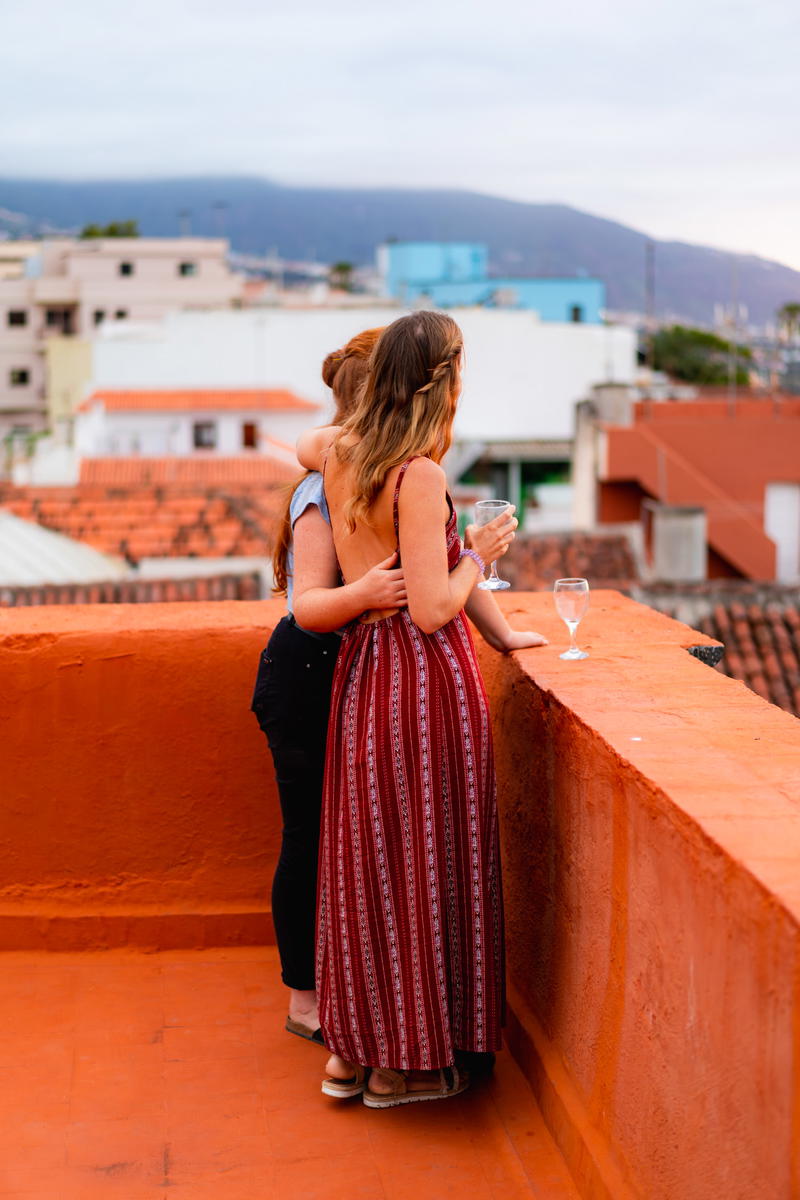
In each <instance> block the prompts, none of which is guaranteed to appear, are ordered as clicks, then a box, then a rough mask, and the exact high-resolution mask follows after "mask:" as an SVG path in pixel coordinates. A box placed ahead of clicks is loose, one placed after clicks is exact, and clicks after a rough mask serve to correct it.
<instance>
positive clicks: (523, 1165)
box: [489, 1047, 547, 1200]
mask: <svg viewBox="0 0 800 1200" xmlns="http://www.w3.org/2000/svg"><path fill="white" fill-rule="evenodd" d="M505 1049H506V1053H507V1054H508V1055H509V1056H510V1054H511V1051H510V1050H509V1049H508V1048H507V1047H505ZM512 1061H513V1060H512ZM514 1065H515V1066H516V1064H514ZM517 1069H519V1068H517ZM493 1082H494V1083H495V1088H499V1087H501V1086H502V1085H501V1084H499V1083H497V1082H496V1081H493ZM523 1083H524V1085H525V1087H526V1088H528V1089H529V1090H530V1097H531V1105H532V1106H533V1107H534V1108H535V1109H536V1112H537V1115H538V1116H539V1118H540V1120H543V1118H542V1116H541V1110H540V1109H539V1106H538V1104H537V1103H536V1097H535V1096H534V1094H533V1090H532V1089H531V1088H530V1085H529V1084H528V1081H527V1080H526V1079H523ZM489 1100H490V1102H491V1104H492V1105H493V1107H494V1109H495V1112H496V1113H497V1119H498V1122H499V1123H500V1125H501V1127H502V1129H503V1132H504V1133H505V1135H506V1137H507V1139H508V1142H509V1144H510V1146H511V1149H512V1151H513V1153H514V1156H515V1158H516V1159H517V1161H518V1162H519V1165H520V1167H521V1168H522V1171H523V1174H524V1176H525V1178H526V1179H527V1180H528V1183H529V1185H530V1187H531V1189H532V1192H531V1195H532V1196H534V1197H535V1198H536V1200H547V1198H546V1197H543V1196H542V1193H541V1192H540V1191H539V1188H538V1185H537V1183H536V1180H535V1179H534V1178H533V1177H532V1175H531V1173H530V1171H529V1170H528V1167H527V1165H526V1163H525V1160H524V1158H523V1156H522V1154H521V1153H520V1151H519V1149H518V1147H517V1143H516V1141H515V1139H514V1135H513V1133H512V1132H511V1130H510V1129H509V1127H508V1125H507V1123H506V1120H505V1117H504V1116H503V1114H502V1112H501V1110H500V1106H499V1105H498V1103H497V1100H496V1098H495V1089H492V1090H491V1091H489ZM501 1200H502V1198H501Z"/></svg>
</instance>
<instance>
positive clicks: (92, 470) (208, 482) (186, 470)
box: [80, 454, 300, 487]
mask: <svg viewBox="0 0 800 1200" xmlns="http://www.w3.org/2000/svg"><path fill="white" fill-rule="evenodd" d="M299 473H300V467H299V466H298V465H297V464H296V463H294V464H293V463H291V462H289V461H284V460H282V459H279V458H273V457H271V456H269V455H265V454H241V455H236V456H235V457H222V456H221V455H216V454H213V455H212V454H209V455H208V456H202V455H199V454H192V455H182V456H179V455H175V456H173V457H166V458H143V457H141V456H140V455H137V456H135V457H129V458H85V459H84V460H83V462H82V463H81V473H80V482H81V483H82V484H99V485H101V486H103V487H115V486H122V487H130V486H139V485H140V484H150V485H152V486H154V487H164V486H167V485H171V484H175V485H178V486H184V485H187V484H189V485H193V486H200V487H224V486H225V485H226V484H233V485H234V486H246V485H260V486H266V487H274V486H275V485H276V484H281V483H288V482H289V481H290V480H292V479H294V478H296V477H297V475H298V474H299Z"/></svg>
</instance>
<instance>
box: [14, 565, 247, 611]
mask: <svg viewBox="0 0 800 1200" xmlns="http://www.w3.org/2000/svg"><path fill="white" fill-rule="evenodd" d="M261 593H262V584H261V576H260V575H259V573H258V572H257V571H242V572H239V573H229V574H219V575H198V576H196V577H193V578H188V579H113V580H106V581H101V582H96V583H62V584H39V585H35V586H31V587H16V586H14V587H6V586H3V585H0V607H2V608H14V607H17V606H20V605H39V604H161V603H170V602H174V601H186V600H195V601H196V600H201V601H202V600H258V599H259V598H260V596H261Z"/></svg>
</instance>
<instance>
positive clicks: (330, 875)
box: [317, 460, 504, 1070]
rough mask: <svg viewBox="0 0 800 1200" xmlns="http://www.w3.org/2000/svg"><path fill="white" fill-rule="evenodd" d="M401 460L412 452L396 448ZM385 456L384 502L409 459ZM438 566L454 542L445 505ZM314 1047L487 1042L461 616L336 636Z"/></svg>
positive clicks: (489, 923) (483, 878) (469, 672)
mask: <svg viewBox="0 0 800 1200" xmlns="http://www.w3.org/2000/svg"><path fill="white" fill-rule="evenodd" d="M409 461H411V460H409ZM408 465H409V464H408V462H406V463H404V464H403V466H402V467H401V469H400V474H399V476H398V479H397V486H396V489H395V494H394V522H395V532H397V529H398V519H397V501H398V496H399V492H400V485H401V483H402V480H403V476H404V474H405V471H406V469H407V467H408ZM445 533H446V538H447V553H448V564H449V569H450V570H451V571H452V569H453V568H454V567H455V565H456V563H457V562H458V556H459V551H460V547H461V543H460V540H459V536H458V530H457V528H456V518H455V514H454V513H453V511H452V505H451V515H450V519H449V520H448V522H447V526H446V529H445ZM317 920H318V924H317V987H318V990H319V1003H320V1023H321V1025H322V1031H323V1034H324V1038H325V1045H326V1046H327V1047H328V1048H329V1049H330V1050H331V1051H333V1052H334V1053H336V1054H340V1055H341V1056H342V1058H344V1059H346V1060H347V1061H348V1062H356V1063H361V1064H363V1065H367V1066H373V1067H394V1068H395V1069H398V1070H413V1069H421V1070H425V1069H434V1068H437V1067H445V1066H449V1065H450V1064H452V1062H453V1059H454V1050H455V1049H460V1050H471V1051H488V1050H497V1049H498V1048H499V1045H500V1026H501V1023H502V1015H503V1001H504V956H503V911H502V895H501V883H500V857H499V846H498V829H497V805H496V797H495V777H494V765H493V761H492V741H491V731H490V728H489V712H488V706H487V701H486V692H485V690H484V686H483V680H482V678H481V675H480V670H479V668H478V663H477V659H476V657H475V648H474V646H473V642H472V636H471V634H470V630H469V627H468V625H467V620H466V617H465V616H464V614H463V612H462V613H458V615H457V616H455V617H454V618H453V619H452V620H451V621H449V622H448V623H447V625H444V626H443V627H442V628H441V629H438V630H437V631H436V633H432V634H426V633H423V632H422V631H421V630H420V629H419V628H418V627H417V626H416V625H415V624H414V622H413V621H412V620H411V617H410V616H409V614H408V610H407V609H402V610H401V611H400V612H398V613H395V614H394V616H391V617H385V618H384V619H383V620H380V621H375V622H372V623H371V624H360V623H358V622H355V623H353V624H352V625H350V626H349V627H348V629H347V630H346V632H345V634H344V637H343V639H342V648H341V650H340V652H339V657H338V661H337V664H336V674H335V676H334V682H333V695H332V703H331V716H330V724H329V727H328V750H327V760H326V766H325V788H324V797H323V811H322V834H321V844H320V863H319V889H318V919H317Z"/></svg>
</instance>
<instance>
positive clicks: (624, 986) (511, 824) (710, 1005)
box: [480, 592, 800, 1200]
mask: <svg viewBox="0 0 800 1200" xmlns="http://www.w3.org/2000/svg"><path fill="white" fill-rule="evenodd" d="M502 603H503V606H504V607H505V608H506V610H507V611H508V613H509V614H510V619H511V620H512V622H513V623H514V624H515V625H516V626H517V627H519V628H528V627H533V628H537V629H540V630H541V631H542V632H544V633H545V634H546V635H547V636H549V637H551V639H553V644H552V645H551V646H549V647H547V648H546V649H544V650H542V651H526V652H523V653H520V654H516V655H514V656H513V657H511V658H507V657H506V658H501V657H499V656H497V655H494V654H492V652H491V651H490V650H489V649H488V648H486V647H483V648H482V649H481V651H480V653H481V660H482V666H483V671H484V677H485V679H486V682H487V688H488V691H489V695H490V700H491V704H492V713H493V723H494V732H495V749H496V755H497V769H498V797H499V804H500V813H501V835H502V838H503V866H504V890H505V895H506V915H507V934H508V937H507V945H508V958H509V977H510V989H509V995H510V1007H511V1013H510V1020H509V1031H508V1032H509V1042H510V1045H511V1046H512V1048H513V1050H514V1053H515V1054H516V1055H517V1056H518V1058H519V1061H520V1063H521V1064H522V1065H523V1067H524V1069H525V1070H526V1073H527V1075H528V1078H529V1080H530V1082H531V1084H532V1086H533V1087H534V1089H535V1090H536V1093H537V1097H538V1099H539V1101H540V1104H541V1106H542V1109H543V1112H544V1113H545V1116H546V1119H547V1120H548V1122H549V1125H550V1128H551V1131H552V1132H553V1134H554V1136H555V1137H556V1140H557V1142H558V1144H559V1146H560V1148H561V1150H562V1152H563V1153H564V1155H565V1158H566V1159H567V1161H568V1163H569V1165H570V1168H571V1170H572V1172H573V1174H574V1176H575V1179H576V1182H577V1184H578V1187H579V1189H580V1191H581V1193H582V1195H585V1196H587V1197H588V1196H591V1197H614V1198H615V1200H617V1198H618V1197H624V1198H626V1200H627V1197H629V1196H631V1197H632V1196H636V1197H642V1198H643V1200H678V1198H680V1200H719V1198H720V1197H723V1196H724V1197H726V1200H727V1198H728V1197H737V1198H741V1200H745V1198H746V1200H750V1198H752V1200H756V1198H758V1200H761V1197H764V1196H770V1197H772V1196H774V1197H776V1198H777V1197H789V1196H792V1195H795V1194H798V1193H797V1192H796V1191H793V1190H792V1189H793V1188H795V1189H796V1188H797V1187H798V1174H797V1170H798V1165H800V1164H798V1161H797V1157H796V1155H797V1153H798V1151H797V1147H798V1144H800V1142H798V1137H797V1135H798V1132H799V1131H800V1103H799V1102H798V1101H799V1098H800V1087H799V1086H798V1083H799V1081H800V1071H799V1070H798V1067H799V1065H800V1053H799V1052H800V1036H799V1035H800V1015H799V1014H800V1008H799V1007H798V999H799V998H800V930H799V929H798V922H799V919H800V722H798V721H797V720H796V719H795V718H793V717H791V716H789V715H788V714H786V713H783V712H781V711H780V710H779V709H776V708H774V707H773V706H771V705H768V704H766V703H765V702H764V701H762V700H760V699H759V698H758V697H756V696H755V695H753V694H752V693H751V692H749V691H748V690H747V689H746V688H745V687H744V686H743V685H741V684H738V683H736V682H734V681H733V680H730V679H727V678H725V677H723V676H720V675H719V674H717V672H715V671H712V670H711V669H710V668H709V667H708V666H705V665H704V664H703V663H702V662H700V661H698V660H697V658H695V657H692V656H691V655H690V654H687V653H686V649H687V648H688V647H689V646H694V645H697V644H698V642H699V641H701V640H702V639H699V638H698V637H697V635H696V634H695V633H694V632H693V631H692V630H690V629H688V628H687V627H685V626H681V625H679V624H678V623H677V622H674V621H670V620H668V619H667V618H664V617H662V616H660V615H659V614H656V613H654V612H652V611H651V610H649V609H647V608H645V607H643V606H641V605H637V604H635V603H634V602H633V601H629V600H625V599H623V598H622V597H620V596H618V595H616V594H614V593H608V592H606V593H603V592H597V593H595V594H594V595H593V599H592V608H591V610H590V614H589V616H588V617H587V618H586V619H585V622H584V623H583V624H582V626H581V631H580V637H579V640H580V641H581V644H582V645H584V646H585V647H586V648H588V649H589V651H590V655H591V657H590V658H589V659H587V660H585V661H584V662H578V663H562V662H561V661H560V660H559V659H558V650H559V649H561V647H562V646H563V645H564V644H565V641H566V637H565V631H564V627H563V625H560V623H559V622H558V621H557V620H556V618H555V616H554V614H553V611H552V599H551V597H549V596H531V595H522V596H520V595H518V596H514V595H511V596H508V597H506V598H505V599H504V600H503V602H502Z"/></svg>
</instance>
